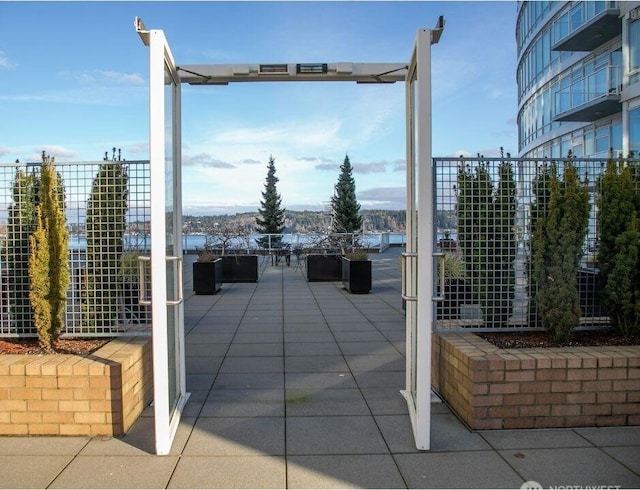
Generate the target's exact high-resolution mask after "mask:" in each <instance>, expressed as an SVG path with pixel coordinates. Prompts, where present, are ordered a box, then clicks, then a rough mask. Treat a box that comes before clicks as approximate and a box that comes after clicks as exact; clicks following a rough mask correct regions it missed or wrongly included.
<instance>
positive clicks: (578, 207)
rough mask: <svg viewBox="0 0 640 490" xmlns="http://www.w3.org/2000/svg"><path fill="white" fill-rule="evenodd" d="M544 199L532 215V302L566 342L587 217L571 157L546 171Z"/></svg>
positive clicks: (574, 314)
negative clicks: (560, 174)
mask: <svg viewBox="0 0 640 490" xmlns="http://www.w3.org/2000/svg"><path fill="white" fill-rule="evenodd" d="M545 179H546V181H547V183H548V185H549V189H548V190H549V194H548V196H549V200H548V204H547V207H546V209H545V210H544V212H542V213H540V215H539V216H537V220H536V221H537V222H536V229H535V230H534V235H533V238H532V240H533V245H532V247H531V248H532V251H533V256H532V265H533V278H534V281H535V287H536V292H535V302H536V306H537V312H538V316H539V318H540V320H541V322H542V326H543V327H544V328H545V329H547V330H548V331H549V332H550V333H551V335H552V336H553V338H554V341H555V342H557V343H560V344H562V343H565V342H566V341H567V340H568V339H569V336H570V335H571V332H572V331H573V329H574V328H575V327H576V326H577V325H579V322H580V297H579V292H578V286H577V272H578V269H579V265H580V259H581V257H582V253H583V252H582V246H583V244H584V239H585V236H586V234H587V225H588V221H589V194H588V189H587V186H586V184H584V183H582V182H580V179H579V177H578V172H577V170H576V168H575V167H574V165H573V164H572V163H571V160H570V159H569V160H567V161H566V162H565V163H564V175H563V177H562V180H561V179H560V177H558V173H557V168H556V167H555V165H552V166H551V169H550V172H546V171H545Z"/></svg>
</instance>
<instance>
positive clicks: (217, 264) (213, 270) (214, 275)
mask: <svg viewBox="0 0 640 490" xmlns="http://www.w3.org/2000/svg"><path fill="white" fill-rule="evenodd" d="M221 287H222V259H216V260H214V261H213V262H194V263H193V291H194V292H195V293H196V294H216V293H217V292H218V291H220V288H221Z"/></svg>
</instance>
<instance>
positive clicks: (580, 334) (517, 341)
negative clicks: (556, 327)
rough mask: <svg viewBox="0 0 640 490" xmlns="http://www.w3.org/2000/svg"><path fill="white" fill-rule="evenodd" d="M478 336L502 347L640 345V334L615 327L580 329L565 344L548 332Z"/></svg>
mask: <svg viewBox="0 0 640 490" xmlns="http://www.w3.org/2000/svg"><path fill="white" fill-rule="evenodd" d="M478 336H480V337H482V338H483V339H485V340H486V341H488V342H491V343H492V344H493V345H495V346H497V347H500V348H501V349H521V348H528V347H585V346H620V345H640V335H635V336H631V337H624V336H623V335H620V334H619V333H618V332H617V331H615V330H613V329H607V330H578V331H576V332H573V334H572V335H571V338H570V339H569V341H568V342H567V343H565V344H557V343H554V342H553V339H552V338H551V336H550V335H549V333H548V332H485V333H478Z"/></svg>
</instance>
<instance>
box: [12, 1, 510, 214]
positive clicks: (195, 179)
mask: <svg viewBox="0 0 640 490" xmlns="http://www.w3.org/2000/svg"><path fill="white" fill-rule="evenodd" d="M516 9H517V7H516V3H515V2H485V1H483V2H435V1H434V2H365V1H363V2H5V1H0V162H14V161H15V160H16V159H20V161H21V162H26V161H38V160H39V155H40V153H41V151H42V150H46V151H47V153H49V154H51V155H52V156H55V157H56V160H57V161H77V160H100V159H102V157H103V155H104V152H105V151H107V150H110V149H111V148H112V147H113V146H116V147H118V148H122V153H123V157H124V158H126V159H127V160H139V159H147V158H148V114H149V110H148V98H147V97H148V69H149V61H148V48H146V47H145V46H144V45H143V44H142V42H141V41H140V39H139V37H138V35H137V34H136V32H135V30H134V27H133V20H134V17H135V16H139V17H141V18H142V19H143V20H144V22H145V24H146V26H147V28H149V29H163V30H164V31H165V35H166V37H167V39H168V42H169V44H170V47H171V50H172V53H173V55H174V58H175V60H176V63H177V64H178V65H181V64H207V63H211V64H216V63H225V64H227V63H269V62H271V63H295V62H303V63H304V62H337V61H351V62H408V60H409V57H410V55H411V50H412V46H413V43H414V40H415V36H416V31H417V29H419V28H423V27H429V28H430V27H433V26H434V25H435V22H436V20H437V18H438V16H439V15H444V17H445V21H446V27H445V30H444V33H443V35H442V38H441V40H440V42H439V44H438V45H436V46H434V47H433V50H432V83H433V93H432V98H433V108H432V111H433V138H434V141H433V153H434V155H436V156H458V155H460V154H464V155H475V154H476V153H481V154H484V155H486V156H496V155H499V147H500V146H503V147H504V148H505V150H506V151H509V152H511V153H512V154H514V155H515V154H516V153H517V126H516V110H517V98H516V83H515V68H516V47H515V34H514V32H515V19H516ZM182 99H183V107H182V111H183V119H182V137H183V206H184V211H185V213H186V214H218V213H234V212H241V211H254V210H257V208H258V207H259V199H260V197H261V196H260V193H261V191H262V190H263V189H264V181H265V177H266V171H267V168H266V164H267V161H268V159H269V156H270V155H273V157H274V158H275V161H276V168H277V174H276V175H277V176H278V178H279V179H280V181H279V183H278V191H279V192H280V194H281V195H282V199H283V204H284V206H285V207H287V208H289V209H295V210H302V209H310V210H318V209H322V207H323V203H325V202H327V201H328V200H329V199H330V197H331V195H332V193H333V186H334V185H335V182H336V181H337V178H338V174H339V165H340V164H341V163H342V161H343V159H344V156H345V154H348V155H349V158H350V160H351V163H352V165H353V167H354V177H355V180H356V188H357V192H358V199H359V201H360V203H361V205H362V207H364V208H385V209H404V207H405V202H404V186H405V172H404V170H405V151H406V148H405V113H404V84H403V83H396V84H393V85H387V84H385V85H357V84H355V83H346V82H332V83H321V82H313V83H310V82H306V83H298V82H286V83H251V84H246V83H243V84H229V85H228V86H208V87H204V86H190V85H186V84H184V85H182Z"/></svg>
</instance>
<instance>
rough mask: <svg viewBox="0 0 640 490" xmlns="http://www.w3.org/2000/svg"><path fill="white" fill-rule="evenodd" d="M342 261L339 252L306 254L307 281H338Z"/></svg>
mask: <svg viewBox="0 0 640 490" xmlns="http://www.w3.org/2000/svg"><path fill="white" fill-rule="evenodd" d="M341 279H342V261H341V256H340V255H339V254H309V255H307V281H310V282H313V281H340V280H341Z"/></svg>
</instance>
